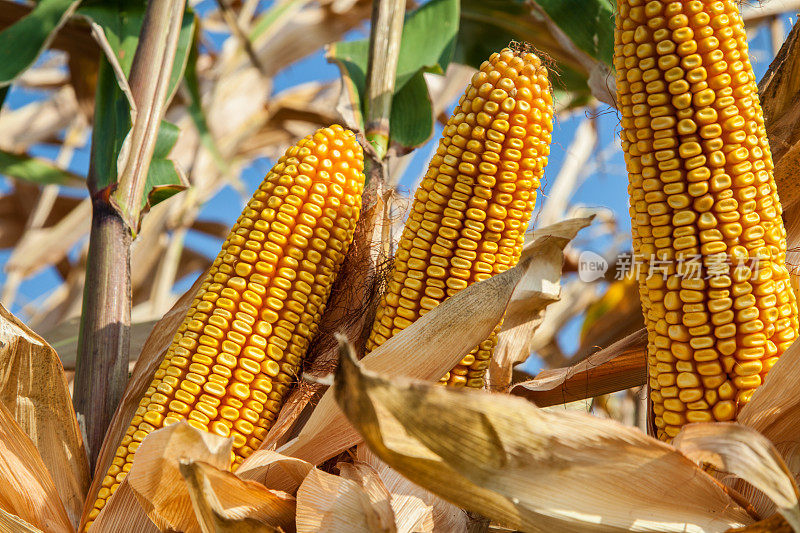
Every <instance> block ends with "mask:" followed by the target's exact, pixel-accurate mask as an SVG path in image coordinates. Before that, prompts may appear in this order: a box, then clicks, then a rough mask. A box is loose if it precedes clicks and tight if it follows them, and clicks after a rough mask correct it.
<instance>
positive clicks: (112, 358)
mask: <svg viewBox="0 0 800 533" xmlns="http://www.w3.org/2000/svg"><path fill="white" fill-rule="evenodd" d="M131 240H132V237H131V232H130V229H129V228H128V227H127V225H126V224H125V222H124V221H123V220H122V217H121V216H120V215H119V213H118V212H117V211H116V210H114V208H113V207H111V205H109V204H108V203H107V201H104V200H103V199H95V200H94V201H93V202H92V226H91V232H90V234H89V252H88V256H87V264H86V282H85V285H84V292H83V309H82V312H81V325H80V331H79V334H78V356H77V361H76V365H75V384H74V393H73V403H74V404H75V413H76V415H77V417H78V423H79V424H80V425H81V430H82V431H83V433H84V441H85V444H86V448H87V451H88V453H89V462H90V466H93V465H94V462H95V461H96V459H97V454H98V452H99V451H100V446H101V445H102V443H103V436H104V435H105V432H106V428H107V427H108V424H109V423H110V421H111V417H112V416H113V414H114V411H115V410H116V408H117V404H118V403H119V400H120V398H122V393H123V392H124V390H125V384H126V382H127V378H128V353H129V351H130V323H131V282H130V279H131V278H130V244H131Z"/></svg>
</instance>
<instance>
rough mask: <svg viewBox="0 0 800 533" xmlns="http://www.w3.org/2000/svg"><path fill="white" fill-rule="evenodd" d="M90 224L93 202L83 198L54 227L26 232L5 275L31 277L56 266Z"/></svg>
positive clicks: (83, 234) (15, 249)
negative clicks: (51, 266)
mask: <svg viewBox="0 0 800 533" xmlns="http://www.w3.org/2000/svg"><path fill="white" fill-rule="evenodd" d="M91 220H92V202H91V200H90V199H88V198H86V199H85V200H83V201H82V202H81V203H79V204H78V205H77V206H75V208H74V209H73V210H72V211H71V212H70V213H69V214H68V215H67V216H65V217H64V218H62V219H61V220H59V221H58V223H57V224H55V225H54V226H52V227H48V228H40V229H31V230H29V231H28V232H27V233H26V238H25V239H23V240H22V241H20V242H19V243H18V244H17V246H16V247H15V248H14V252H13V253H12V254H11V257H10V258H9V259H8V263H6V271H7V272H16V273H19V274H20V275H22V276H31V275H33V274H35V273H36V272H38V271H40V270H41V269H43V268H46V267H48V266H50V265H54V264H56V263H58V262H59V261H61V260H63V259H64V258H65V257H67V254H68V253H69V251H70V250H71V249H72V248H73V247H74V246H75V244H77V243H78V241H79V240H80V239H82V238H83V237H84V236H85V235H86V234H87V233H89V226H90V223H91Z"/></svg>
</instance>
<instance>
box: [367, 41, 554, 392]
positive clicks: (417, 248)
mask: <svg viewBox="0 0 800 533" xmlns="http://www.w3.org/2000/svg"><path fill="white" fill-rule="evenodd" d="M552 118H553V102H552V98H551V95H550V85H549V83H548V79H547V69H546V68H545V67H543V66H542V63H541V61H540V60H539V58H538V57H536V56H535V55H534V54H532V53H529V52H524V51H513V50H510V49H504V50H503V51H501V52H500V53H495V54H492V56H491V58H489V60H488V61H485V62H484V63H483V65H481V68H480V70H479V71H478V72H477V73H476V74H475V75H474V76H473V77H472V82H471V84H470V86H469V87H467V90H466V92H465V93H464V95H463V96H462V97H461V100H460V101H459V104H458V106H457V107H456V109H455V111H454V112H453V115H452V116H451V117H450V120H449V121H448V122H447V126H446V127H445V128H444V135H443V137H442V139H441V141H439V146H438V149H437V151H436V154H435V155H434V156H433V159H432V160H431V163H430V166H429V167H428V172H427V174H426V175H425V177H424V179H423V180H422V183H421V184H420V186H419V188H418V189H417V191H416V194H415V197H414V203H413V207H412V211H411V215H410V216H409V219H408V222H407V223H406V226H405V229H404V230H403V235H402V237H401V240H400V243H399V246H398V250H397V253H396V254H395V259H394V271H393V273H392V277H391V279H390V281H389V283H388V286H387V290H386V294H385V295H384V296H383V298H382V300H381V303H380V306H379V308H378V312H377V315H376V317H375V322H374V325H373V328H372V332H371V334H370V337H369V340H368V342H367V346H366V348H367V351H371V350H374V349H375V348H376V347H378V346H380V345H381V344H383V343H384V342H386V340H387V339H388V338H389V337H391V336H392V335H395V334H396V333H398V332H400V331H401V330H403V329H404V328H406V327H408V326H409V325H411V323H412V322H414V321H415V320H416V319H417V318H419V317H420V316H422V315H424V314H425V313H426V312H428V311H430V310H431V309H433V308H434V307H436V306H437V305H438V304H439V303H441V302H442V301H443V300H444V299H445V298H447V297H448V296H451V295H453V294H455V293H456V292H457V291H459V290H461V289H463V288H465V287H467V286H468V285H470V284H471V283H474V282H476V281H480V280H483V279H486V278H488V277H490V276H492V275H493V274H497V273H500V272H503V271H505V270H506V269H508V268H510V267H511V266H513V265H515V264H516V263H517V261H518V260H519V257H520V254H521V252H522V245H523V242H524V237H525V230H526V229H527V227H528V222H529V221H530V217H531V213H532V212H533V207H534V204H535V201H536V190H537V189H538V187H539V183H540V179H541V177H542V174H543V171H544V167H545V165H546V164H547V156H548V155H549V152H550V148H549V147H550V136H551V132H552ZM498 328H499V326H498ZM496 331H497V330H495V333H493V334H492V336H491V337H490V338H489V339H487V340H486V341H484V342H482V343H481V344H480V345H479V346H477V347H476V348H475V349H474V350H472V352H470V353H469V354H468V355H467V356H466V357H465V358H464V359H463V360H462V361H461V362H460V363H459V364H458V365H457V366H456V367H455V368H454V369H453V370H452V371H451V372H449V373H448V375H446V376H445V377H444V378H442V382H443V383H448V384H450V385H457V386H464V385H466V386H469V387H476V388H481V387H483V386H484V375H485V373H486V368H487V367H488V364H489V359H490V358H491V354H492V350H493V348H494V345H495V343H496Z"/></svg>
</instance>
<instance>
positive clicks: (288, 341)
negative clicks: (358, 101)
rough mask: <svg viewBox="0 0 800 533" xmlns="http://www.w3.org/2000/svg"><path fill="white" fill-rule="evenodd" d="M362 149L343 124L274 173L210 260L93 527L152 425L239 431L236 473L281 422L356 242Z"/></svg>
mask: <svg viewBox="0 0 800 533" xmlns="http://www.w3.org/2000/svg"><path fill="white" fill-rule="evenodd" d="M363 168H364V165H363V155H362V151H361V147H360V146H359V144H358V142H356V139H355V135H353V133H352V132H350V131H349V130H345V129H343V128H342V127H341V126H338V125H334V126H331V127H330V128H324V129H320V130H318V131H317V132H316V133H315V134H313V135H309V136H308V137H306V138H304V139H302V140H301V141H300V142H298V143H297V144H296V145H295V146H293V147H291V148H289V150H288V151H287V152H286V154H285V155H284V156H283V157H282V158H281V159H280V160H279V161H278V163H277V164H276V165H275V166H274V167H273V168H272V170H271V171H270V173H269V174H268V175H267V177H266V178H265V179H264V182H263V183H262V184H261V186H260V187H259V189H258V190H257V191H256V192H255V194H254V195H253V197H252V199H251V200H250V202H249V203H248V204H247V206H246V207H245V209H244V211H243V213H242V215H241V216H240V217H239V220H238V221H237V222H236V224H235V225H234V227H233V229H232V230H231V233H230V234H229V235H228V239H227V240H226V241H225V244H224V245H223V247H222V251H221V252H220V253H219V255H218V256H217V258H216V259H215V261H214V263H213V264H212V266H211V269H210V270H209V272H208V274H207V275H206V278H205V281H204V282H203V284H202V286H201V287H200V289H199V290H198V292H197V295H196V296H195V299H194V301H193V302H192V304H191V306H190V308H189V311H188V313H187V315H186V318H185V319H184V321H183V323H182V325H181V326H180V328H179V329H178V333H177V334H176V335H175V338H174V340H173V341H172V344H171V346H170V347H169V349H168V351H167V354H166V357H165V358H164V361H163V362H162V363H161V366H160V367H159V369H158V370H157V371H156V374H155V378H154V380H153V382H152V384H151V386H150V388H149V389H148V390H147V392H146V394H145V396H144V397H143V398H142V400H141V402H140V404H139V408H138V409H137V411H136V414H135V416H134V418H133V420H132V421H131V425H130V427H129V428H128V431H127V433H126V435H125V437H124V438H123V440H122V442H121V443H120V445H119V448H118V449H117V452H116V456H115V458H114V460H113V464H112V466H111V468H110V469H109V471H108V473H107V474H106V476H105V478H104V480H103V483H102V488H101V489H100V491H99V494H98V499H97V501H96V502H95V506H94V509H93V510H92V511H91V514H90V515H89V517H88V519H89V523H88V524H87V528H88V525H90V524H91V521H92V520H94V519H95V518H96V517H97V515H98V514H99V512H100V510H101V509H102V508H103V506H104V505H105V502H106V500H107V499H108V498H109V497H110V496H111V495H112V494H113V493H114V492H115V490H116V489H117V487H118V486H119V484H120V483H121V482H122V480H123V479H124V478H125V476H126V474H127V473H128V471H129V470H130V468H131V465H132V462H133V459H134V456H135V454H136V449H137V448H138V447H139V443H141V441H142V440H143V439H144V438H145V437H146V436H147V435H148V434H149V433H150V432H151V431H154V430H156V429H158V428H161V427H163V426H167V425H170V424H174V423H175V422H178V421H179V420H183V419H186V420H187V421H188V423H189V424H191V425H192V426H194V427H196V428H198V429H202V430H205V431H210V432H212V433H216V434H217V435H221V436H223V437H232V438H233V454H232V455H233V456H232V458H231V460H232V462H233V468H236V467H237V466H238V465H239V464H240V463H241V462H242V460H244V458H246V457H247V456H248V455H249V454H250V453H252V452H253V450H255V449H257V448H258V446H259V445H260V444H261V442H262V441H263V439H264V437H265V436H266V434H267V431H268V430H269V428H270V426H271V424H272V423H273V422H274V420H275V418H276V416H277V415H278V411H279V410H280V407H281V404H282V401H283V399H284V396H285V394H286V391H287V390H288V388H289V386H290V385H291V384H292V382H293V381H294V380H296V379H297V375H298V373H299V372H300V368H301V364H302V359H303V357H304V355H305V352H306V349H307V348H308V345H309V343H310V342H311V340H312V338H313V337H314V335H315V333H316V330H317V323H318V322H319V319H320V316H321V314H322V312H323V311H324V309H325V304H326V302H327V299H328V296H329V294H330V291H331V287H332V285H333V282H334V280H335V279H336V274H337V272H338V270H339V267H340V266H341V264H342V261H343V260H344V256H345V254H346V253H347V249H348V247H349V246H350V243H351V241H352V239H353V234H354V231H355V226H356V222H357V221H358V217H359V212H360V209H361V193H362V190H363V187H364V174H363Z"/></svg>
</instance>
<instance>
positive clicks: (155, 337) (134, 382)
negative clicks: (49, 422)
mask: <svg viewBox="0 0 800 533" xmlns="http://www.w3.org/2000/svg"><path fill="white" fill-rule="evenodd" d="M204 278H205V274H202V275H201V276H200V277H198V278H197V281H195V282H194V285H192V287H191V288H190V289H189V290H188V291H186V292H185V293H184V294H183V296H181V297H180V299H178V301H177V302H175V305H173V306H172V309H170V310H169V311H168V312H167V313H166V314H165V315H164V317H163V318H162V319H161V320H159V321H158V323H157V324H156V325H155V326H154V327H153V331H152V332H151V333H150V336H149V337H148V338H147V341H146V342H145V344H144V346H143V347H142V353H141V354H140V355H139V358H138V359H137V361H136V366H135V367H134V369H133V373H132V374H131V378H130V380H128V385H127V387H126V388H125V393H124V394H123V395H122V400H120V402H119V406H118V407H117V410H116V412H115V413H114V417H113V418H112V419H111V424H109V427H108V430H107V431H106V436H105V439H103V446H102V447H101V448H100V453H99V454H98V457H97V464H96V465H95V468H94V477H93V479H92V485H91V487H89V493H88V495H87V496H86V501H85V504H84V507H83V514H82V516H81V527H80V529H83V526H84V524H85V523H86V517H87V516H88V514H89V512H90V511H91V510H92V509H93V508H94V502H95V500H96V499H97V493H98V491H99V490H100V486H101V483H102V482H103V478H104V477H105V473H106V472H107V471H108V469H109V467H110V466H111V461H112V460H113V459H114V454H115V453H116V451H117V446H118V445H119V443H120V441H121V440H122V437H123V435H125V431H126V430H127V429H128V426H129V425H130V422H131V420H132V419H133V414H134V413H135V412H136V408H137V407H138V406H139V401H140V400H141V398H142V396H144V393H145V391H146V390H147V387H148V386H149V385H150V383H151V382H152V381H153V376H154V375H155V372H156V370H157V369H158V366H159V365H160V364H161V361H162V360H163V358H164V354H165V353H166V352H167V348H169V345H170V343H172V339H173V337H174V336H175V333H176V332H177V331H178V327H179V326H180V325H181V322H182V321H183V319H184V317H185V316H186V311H187V309H188V308H189V305H191V303H192V300H193V299H194V295H195V293H196V292H197V290H198V289H199V288H200V285H202V283H203V279H204ZM117 497H119V491H117V493H115V494H114V495H113V496H112V497H111V500H109V501H112V500H114V499H115V498H117ZM126 506H127V504H126ZM101 514H103V512H101Z"/></svg>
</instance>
